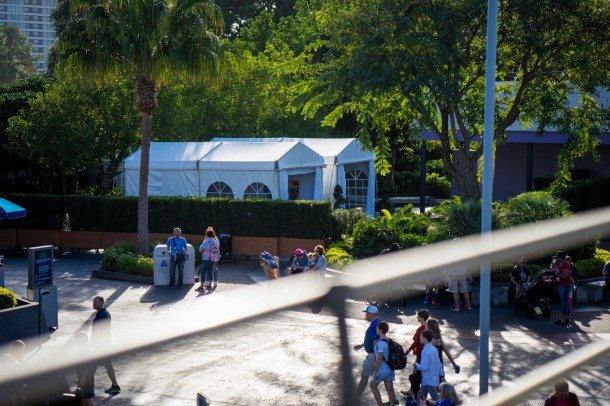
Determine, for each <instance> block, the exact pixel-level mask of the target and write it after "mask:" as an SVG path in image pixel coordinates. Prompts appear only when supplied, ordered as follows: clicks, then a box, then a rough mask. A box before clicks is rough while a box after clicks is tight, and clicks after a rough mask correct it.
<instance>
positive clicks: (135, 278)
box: [91, 269, 154, 285]
mask: <svg viewBox="0 0 610 406" xmlns="http://www.w3.org/2000/svg"><path fill="white" fill-rule="evenodd" d="M91 277H92V278H99V279H113V280H117V281H126V282H137V283H146V284H149V285H152V284H153V283H154V278H152V277H150V276H140V275H129V274H125V273H118V272H112V271H103V270H101V269H94V270H92V271H91Z"/></svg>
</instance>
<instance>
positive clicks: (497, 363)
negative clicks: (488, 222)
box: [5, 254, 610, 406]
mask: <svg viewBox="0 0 610 406" xmlns="http://www.w3.org/2000/svg"><path fill="white" fill-rule="evenodd" d="M99 261H100V256H98V255H92V254H66V255H60V256H58V257H57V258H56V262H55V284H56V286H57V289H58V296H59V299H60V300H59V324H60V326H59V327H60V328H59V330H57V331H55V332H54V333H52V335H51V336H50V339H49V340H48V341H47V342H46V343H45V344H44V345H43V351H46V352H50V351H53V350H59V351H67V350H69V349H71V348H72V347H73V345H72V337H73V335H74V333H75V332H77V331H79V330H85V331H88V329H89V325H90V320H91V318H92V315H93V310H92V309H91V299H92V298H93V297H94V296H96V295H101V296H104V297H105V298H106V299H107V304H108V306H107V307H108V310H109V311H110V313H111V314H112V317H113V340H114V341H115V342H116V341H120V340H122V339H126V338H127V337H129V336H130V335H131V334H133V331H132V330H130V325H132V324H133V320H138V321H145V322H148V323H155V319H158V317H159V315H163V314H172V313H171V312H182V313H181V314H182V316H183V317H184V320H185V321H186V322H187V323H191V322H192V323H194V322H195V320H196V317H195V315H192V316H191V315H189V314H188V313H186V312H187V311H188V310H187V309H193V308H195V307H194V306H195V305H197V304H199V303H203V302H201V301H209V302H212V301H217V302H221V303H223V305H226V306H241V305H245V306H247V305H248V304H247V303H244V302H243V301H241V297H242V295H243V294H242V292H243V290H242V289H243V288H244V286H245V285H254V284H261V283H262V284H264V283H267V282H266V281H265V280H264V278H263V277H262V273H261V272H260V271H259V270H258V269H257V264H256V263H254V262H242V263H237V264H230V263H227V264H221V284H220V286H219V288H218V290H217V291H216V292H215V293H214V294H212V295H210V296H203V295H201V294H198V293H197V292H195V291H194V287H192V286H187V287H184V288H183V289H182V290H176V289H174V290H169V289H167V288H164V287H154V286H150V285H145V284H137V283H132V282H124V281H114V280H103V279H96V278H91V271H92V270H93V269H97V268H98V267H99ZM5 279H6V284H7V287H8V288H10V289H11V290H13V291H15V292H16V293H17V294H18V295H25V285H26V283H27V259H26V258H25V257H24V256H17V257H12V256H11V255H10V254H9V255H8V256H7V261H6V275H5ZM261 300H264V297H261ZM364 307H365V302H364V301H362V300H360V299H359V298H353V299H352V300H349V301H347V302H346V310H347V315H348V320H347V327H348V333H349V340H350V345H354V344H357V343H360V342H361V341H362V337H363V334H364V330H365V329H366V322H365V321H364V320H363V316H362V309H363V308H364ZM420 307H422V306H421V305H420V304H419V300H417V301H416V300H411V301H410V302H409V303H408V304H407V306H406V307H402V306H381V307H380V308H381V310H380V317H381V318H382V319H384V320H387V321H388V322H389V323H390V336H391V337H393V338H395V339H398V340H400V341H401V342H403V343H410V341H411V337H412V335H413V332H414V331H415V329H416V328H417V324H416V323H417V322H416V319H415V315H414V314H415V310H416V309H417V308H420ZM608 309H609V307H608V303H607V302H606V303H600V304H595V305H581V306H575V307H574V310H575V319H576V326H573V327H562V326H555V325H553V324H552V323H551V322H550V321H549V320H546V319H536V320H527V319H526V318H525V316H515V315H513V314H512V312H511V310H510V309H509V308H496V307H492V320H491V332H490V338H491V347H490V350H491V355H490V369H491V371H490V375H491V376H490V387H491V388H494V387H497V386H499V385H504V384H509V383H510V381H511V380H512V379H514V378H515V377H518V376H520V375H522V374H523V373H524V372H528V371H530V370H531V369H533V368H534V367H538V366H540V365H544V364H545V363H546V362H549V361H550V360H553V359H555V358H556V357H558V356H560V355H562V354H566V353H568V352H570V351H572V350H574V349H576V348H579V347H581V346H583V345H585V344H587V343H588V342H591V341H593V340H600V339H606V340H607V339H610V313H609V312H608ZM430 310H431V312H432V315H433V317H436V318H438V319H439V320H440V322H441V327H442V329H443V337H444V338H445V341H446V343H447V344H448V346H449V348H450V350H451V352H452V354H453V355H454V357H455V358H456V360H457V362H458V364H460V365H461V367H462V372H461V373H460V374H459V375H456V374H454V373H453V372H451V371H448V374H447V378H448V381H449V382H451V383H454V384H455V385H456V387H457V389H458V391H459V392H460V394H461V396H462V398H464V399H473V398H476V395H477V392H478V368H477V366H478V351H479V338H478V334H477V328H478V320H477V318H478V312H477V308H475V311H473V312H467V311H463V312H460V313H451V312H449V309H448V308H447V307H434V308H431V309H430ZM554 316H555V315H553V317H554ZM189 320H191V321H189ZM159 328H160V329H163V328H164V326H159ZM337 342H338V322H337V318H336V317H335V316H334V315H333V313H332V311H331V310H330V309H328V308H326V307H325V308H323V309H322V311H321V312H319V313H316V314H314V313H312V312H311V310H310V309H309V307H307V306H298V307H295V308H294V309H291V310H287V311H282V312H277V313H274V314H270V315H268V316H266V317H263V318H259V319H257V320H253V321H246V322H242V323H240V324H237V325H232V326H226V327H223V328H220V329H217V330H215V331H211V332H204V333H201V334H198V335H196V336H192V337H189V338H185V339H180V340H176V341H175V342H172V343H171V344H163V345H159V346H157V347H155V348H154V349H149V350H146V351H144V352H141V353H131V354H128V355H125V356H121V357H118V358H116V359H115V360H114V364H115V367H116V370H117V376H118V381H119V384H120V385H121V387H122V388H123V391H122V392H121V394H119V395H116V396H110V395H106V394H105V393H104V392H103V390H104V389H105V388H107V387H109V384H110V382H109V380H108V377H107V376H106V373H105V371H104V370H103V368H101V369H98V371H97V374H96V394H97V397H96V402H97V404H109V405H184V404H192V402H194V401H195V398H196V393H197V391H200V390H201V391H203V392H204V393H205V394H206V395H207V396H208V398H209V399H210V400H211V402H212V404H215V405H242V404H257V405H276V404H282V405H336V404H342V397H341V395H340V387H339V382H338V380H337V376H338V374H337V365H338V363H339V351H338V348H337ZM351 356H352V363H353V375H354V378H355V379H356V378H357V377H358V375H359V365H360V363H361V361H362V359H363V358H364V355H363V353H362V352H351ZM30 357H31V362H35V360H36V359H37V357H38V353H31V354H30ZM410 362H411V359H409V363H410ZM608 371H610V359H604V360H600V362H599V363H598V364H596V365H593V366H590V367H586V368H584V369H580V370H578V371H575V372H574V374H573V375H572V376H570V382H571V384H572V388H573V390H574V391H575V392H576V393H577V394H578V396H579V397H580V399H581V404H583V405H610V402H609V401H608V399H610V374H608ZM407 375H408V374H407V373H406V372H402V373H398V374H397V382H396V387H397V389H398V390H400V389H404V388H406V387H407V386H408V379H407ZM71 380H72V382H73V378H71ZM549 391H550V388H541V391H540V392H539V393H534V394H532V396H531V401H530V402H529V403H528V404H531V405H538V404H540V405H541V404H542V399H543V398H544V396H545V395H546V394H548V392H549ZM382 394H384V392H383V391H382ZM362 404H363V405H364V406H366V405H373V404H374V402H373V399H372V395H371V394H370V392H369V391H368V390H367V391H366V392H365V393H364V395H363V397H362Z"/></svg>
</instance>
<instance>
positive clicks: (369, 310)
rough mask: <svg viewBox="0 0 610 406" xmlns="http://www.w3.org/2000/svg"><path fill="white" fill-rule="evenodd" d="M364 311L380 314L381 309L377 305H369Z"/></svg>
mask: <svg viewBox="0 0 610 406" xmlns="http://www.w3.org/2000/svg"><path fill="white" fill-rule="evenodd" d="M362 313H371V314H379V309H378V308H377V307H375V306H368V307H367V308H366V309H364V310H363V311H362Z"/></svg>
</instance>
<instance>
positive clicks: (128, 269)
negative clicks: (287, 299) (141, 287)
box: [102, 242, 154, 276]
mask: <svg viewBox="0 0 610 406" xmlns="http://www.w3.org/2000/svg"><path fill="white" fill-rule="evenodd" d="M102 268H103V269H104V270H106V271H112V272H118V273H124V274H128V275H143V276H153V274H154V261H153V259H152V258H144V257H142V256H141V255H136V249H135V245H134V244H132V243H126V242H118V243H116V244H114V245H113V246H112V247H110V248H108V249H107V250H105V251H104V257H103V258H102Z"/></svg>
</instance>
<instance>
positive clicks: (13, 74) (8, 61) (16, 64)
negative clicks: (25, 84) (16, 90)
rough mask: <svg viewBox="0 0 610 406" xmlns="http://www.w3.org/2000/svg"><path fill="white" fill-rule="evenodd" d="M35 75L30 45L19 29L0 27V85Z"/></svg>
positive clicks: (6, 25)
mask: <svg viewBox="0 0 610 406" xmlns="http://www.w3.org/2000/svg"><path fill="white" fill-rule="evenodd" d="M34 74H36V67H35V66H34V58H33V57H32V44H31V43H30V41H29V40H28V37H26V36H25V34H23V33H22V32H21V31H19V28H17V27H15V26H14V25H10V24H3V25H0V83H10V82H13V81H15V80H19V79H24V78H26V77H28V76H31V75H34Z"/></svg>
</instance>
